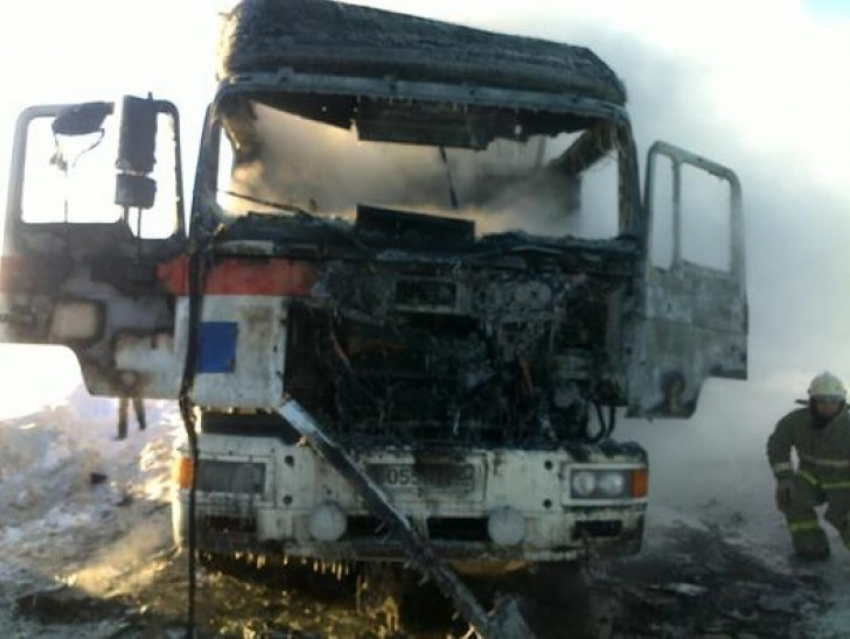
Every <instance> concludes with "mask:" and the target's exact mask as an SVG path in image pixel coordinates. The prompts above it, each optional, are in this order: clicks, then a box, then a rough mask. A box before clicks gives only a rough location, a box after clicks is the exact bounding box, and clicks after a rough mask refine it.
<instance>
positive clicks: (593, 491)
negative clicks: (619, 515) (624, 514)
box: [570, 468, 647, 499]
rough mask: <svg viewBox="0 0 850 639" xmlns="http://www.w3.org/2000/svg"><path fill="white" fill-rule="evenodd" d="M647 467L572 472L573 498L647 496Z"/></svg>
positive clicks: (571, 490)
mask: <svg viewBox="0 0 850 639" xmlns="http://www.w3.org/2000/svg"><path fill="white" fill-rule="evenodd" d="M646 476H647V472H646V469H645V468H629V469H623V470H591V469H587V468H582V469H579V470H573V471H571V472H570V497H571V498H572V499H622V498H630V497H632V498H633V497H645V496H646V483H647V482H646Z"/></svg>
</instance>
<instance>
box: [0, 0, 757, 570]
mask: <svg viewBox="0 0 850 639" xmlns="http://www.w3.org/2000/svg"><path fill="white" fill-rule="evenodd" d="M217 73H218V80H219V85H218V89H217V91H216V93H215V95H214V97H213V99H212V101H211V103H210V105H209V108H208V111H207V114H206V119H205V123H204V127H203V137H202V140H201V145H200V152H199V156H198V160H197V166H196V169H195V175H194V189H193V192H192V200H191V207H187V211H185V213H184V201H185V200H184V197H183V192H184V187H183V176H182V173H181V151H180V143H179V140H180V135H179V118H178V113H177V109H176V108H175V106H174V105H173V104H171V103H169V102H167V101H163V100H159V99H155V98H153V97H151V96H148V97H146V98H145V97H142V98H137V97H130V96H128V97H125V98H122V99H121V100H118V101H115V102H110V101H103V102H88V103H83V104H76V105H49V106H40V107H32V108H30V109H28V110H26V111H25V112H24V113H23V114H22V115H21V117H20V119H19V123H18V127H17V133H16V139H15V147H14V153H13V161H12V170H11V179H10V183H9V197H8V208H7V215H6V221H5V239H4V248H3V250H4V252H3V258H2V270H1V271H0V290H1V291H2V299H3V302H2V308H0V310H2V320H3V322H2V327H3V333H2V339H3V341H6V342H16V343H30V344H56V345H63V346H66V347H68V348H70V349H71V350H72V351H73V352H74V353H75V355H76V357H77V358H78V360H79V363H80V367H81V371H82V374H83V377H84V380H85V384H86V386H87V388H88V390H89V392H90V393H92V394H94V395H102V396H114V397H142V398H165V399H176V400H179V401H180V404H181V408H182V409H183V414H184V417H185V419H186V422H187V441H186V444H185V446H184V447H182V448H181V450H180V454H179V455H178V459H177V461H176V465H175V481H176V491H175V499H174V506H173V519H174V527H175V534H176V536H177V538H178V540H181V541H182V540H185V539H187V535H189V532H190V531H191V532H192V535H196V536H197V547H198V548H200V549H204V550H208V551H213V552H232V551H242V550H250V551H255V552H262V553H275V554H278V555H281V556H282V555H286V556H293V557H308V558H314V559H318V560H322V561H328V562H331V561H340V562H343V561H351V562H371V561H375V562H378V561H385V560H389V561H392V560H397V559H404V558H405V557H406V556H407V555H408V554H409V553H410V552H411V545H413V546H416V544H419V546H418V548H420V549H422V548H426V549H427V550H428V552H429V553H431V555H432V556H433V557H435V558H437V559H439V560H441V561H443V562H450V563H454V564H457V565H462V564H470V563H474V564H478V565H480V564H484V565H488V566H493V567H496V566H507V565H516V564H529V563H531V564H534V563H535V562H562V561H572V560H575V559H576V558H577V557H579V556H581V555H583V554H585V553H588V552H593V553H595V552H601V553H604V552H611V553H633V552H636V551H638V549H639V548H640V545H641V536H642V529H643V518H644V513H645V509H646V504H647V487H648V463H647V455H646V453H645V451H644V450H642V449H641V448H640V447H639V446H638V445H636V444H634V443H620V442H617V441H615V440H614V439H613V437H612V433H613V431H614V426H615V421H616V418H617V416H618V415H620V416H623V415H625V416H627V417H643V418H651V419H656V418H657V419H661V418H675V419H687V418H689V417H690V416H691V415H692V414H693V413H694V411H695V410H696V408H697V404H698V400H699V395H700V389H701V387H702V385H703V383H704V382H705V380H706V379H707V378H708V377H710V376H715V377H725V378H732V379H742V378H744V377H745V376H746V369H747V355H746V353H747V349H746V332H747V306H746V293H745V277H744V244H743V224H742V211H741V194H740V186H739V183H738V180H737V178H736V176H735V174H734V173H733V172H732V171H730V170H729V169H727V168H725V167H723V166H720V165H718V164H716V163H713V162H711V161H708V160H706V159H704V158H702V157H700V156H697V155H694V154H692V153H689V152H686V151H684V150H682V149H679V148H677V147H674V146H672V145H669V144H665V143H656V144H654V145H653V146H652V147H651V149H650V151H649V154H648V159H647V163H646V166H645V180H646V182H645V186H644V188H643V189H641V185H640V181H641V175H640V169H639V163H638V152H637V148H636V143H635V140H634V138H633V134H632V128H631V125H630V120H629V115H628V112H627V110H626V92H625V89H624V85H623V83H622V82H621V81H620V80H619V79H618V77H617V76H616V75H615V74H614V72H612V70H611V69H610V68H609V67H608V66H607V65H606V64H605V63H604V62H603V61H602V60H600V59H599V58H598V57H597V56H596V55H595V54H594V53H593V52H592V51H590V50H588V49H586V48H582V47H577V46H570V45H567V44H561V43H556V42H550V41H544V40H540V39H534V38H528V37H522V36H514V35H507V34H500V33H493V32H487V31H482V30H477V29H472V28H468V27H462V26H458V25H453V24H448V23H443V22H437V21H432V20H427V19H423V18H417V17H412V16H407V15H402V14H397V13H391V12H386V11H380V10H376V9H371V8H365V7H360V6H355V5H348V4H343V3H337V2H329V1H325V0H245V2H242V3H241V4H240V5H238V6H237V7H236V8H235V9H234V10H233V11H232V12H230V13H229V14H227V15H226V16H224V19H223V25H222V36H221V47H220V60H219V68H218V72H217ZM116 158H117V160H116ZM696 175H698V176H702V177H704V178H705V180H707V181H708V182H710V183H711V184H716V185H719V189H720V193H721V197H720V198H718V199H719V206H715V207H714V208H712V209H711V210H705V207H702V208H700V207H696V209H695V208H693V207H689V205H688V189H687V183H688V180H689V179H691V178H693V177H694V176H696ZM694 210H699V212H700V215H703V216H706V219H710V220H713V221H716V222H717V223H718V224H720V225H721V228H723V229H724V231H723V234H724V237H723V243H724V249H723V251H724V256H725V257H724V259H723V260H722V261H721V263H719V264H710V265H706V264H700V263H698V262H695V261H692V260H690V259H688V255H687V253H686V251H684V250H683V246H685V245H686V244H687V242H686V239H687V238H686V237H685V234H686V231H687V230H688V229H689V228H691V227H690V226H689V225H690V223H691V222H692V219H691V218H689V217H688V216H689V215H691V213H692V212H693V211H694ZM659 211H663V212H664V213H665V214H666V215H667V218H665V219H666V221H665V222H664V223H661V222H659V220H660V219H661V217H662V216H661V215H660V213H659ZM697 239H698V240H699V238H697ZM698 243H699V242H698ZM658 247H663V248H664V251H666V254H667V256H668V259H666V261H664V260H662V262H663V263H658V261H656V260H655V259H653V257H652V256H653V250H655V248H658ZM399 530H401V531H402V534H398V532H399ZM192 538H193V539H194V537H192ZM411 540H412V541H411Z"/></svg>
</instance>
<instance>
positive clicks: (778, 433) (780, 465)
mask: <svg viewBox="0 0 850 639" xmlns="http://www.w3.org/2000/svg"><path fill="white" fill-rule="evenodd" d="M827 391H828V392H827ZM809 396H810V400H809V406H808V407H806V408H800V409H798V410H794V411H792V412H790V413H789V414H788V415H786V416H785V417H783V418H782V419H781V420H780V421H779V423H778V424H777V425H776V428H775V430H774V432H773V434H772V435H771V436H770V438H769V439H768V443H767V456H768V460H769V461H770V465H771V469H772V470H773V474H774V476H775V477H776V480H777V494H776V495H777V496H776V500H777V506H778V507H779V509H780V510H781V511H782V512H783V514H784V515H785V518H786V520H787V522H788V529H789V531H790V532H791V539H792V542H793V545H794V551H795V553H797V555H799V556H800V557H803V558H807V559H822V558H825V557H827V556H828V555H829V542H828V540H827V537H826V533H825V532H824V531H823V529H822V528H821V526H820V524H819V522H818V515H817V512H816V511H815V507H816V506H820V505H822V504H826V505H827V508H826V511H825V513H824V519H826V521H828V522H829V523H830V524H831V525H832V526H834V527H835V528H836V529H837V530H838V532H839V534H840V535H841V539H842V540H843V541H844V545H845V546H846V547H847V548H848V549H850V415H848V412H847V407H846V404H845V397H846V392H845V391H844V387H843V385H842V384H841V382H840V381H839V380H838V379H837V378H836V377H834V376H831V375H830V374H829V373H824V374H823V375H819V376H818V377H816V378H815V379H814V380H813V381H812V384H811V386H810V388H809ZM824 402H825V403H826V404H827V406H830V405H833V406H834V408H829V409H827V414H826V415H824V414H821V413H820V412H819V410H823V409H822V408H819V406H821V405H822V404H823V403H824ZM792 449H793V450H794V451H795V452H796V457H797V467H796V469H795V467H794V465H793V463H792V461H791V451H792Z"/></svg>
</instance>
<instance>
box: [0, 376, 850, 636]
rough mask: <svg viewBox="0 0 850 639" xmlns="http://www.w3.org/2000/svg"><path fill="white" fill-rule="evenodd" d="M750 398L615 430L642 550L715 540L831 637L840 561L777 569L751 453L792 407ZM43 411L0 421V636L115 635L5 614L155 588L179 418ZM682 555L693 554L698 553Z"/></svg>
mask: <svg viewBox="0 0 850 639" xmlns="http://www.w3.org/2000/svg"><path fill="white" fill-rule="evenodd" d="M745 387H747V388H745ZM759 389H760V387H759V385H758V384H755V385H753V384H747V383H744V384H740V383H728V384H727V383H722V384H715V383H713V382H712V383H709V384H708V385H707V386H706V391H705V394H704V397H703V398H702V399H703V402H704V403H701V406H700V410H699V411H698V414H697V415H696V416H695V418H694V419H692V420H688V421H682V422H656V423H652V424H649V423H647V422H644V421H633V422H632V421H625V422H624V423H622V424H621V425H620V426H619V428H618V431H617V432H616V433H615V436H616V437H617V438H618V439H621V440H628V439H633V440H637V441H639V442H640V443H641V444H642V445H643V446H644V447H645V448H646V449H647V450H648V452H649V457H650V467H651V484H650V491H651V499H650V506H649V511H648V521H647V528H646V535H645V547H644V551H643V553H642V555H643V556H644V557H645V558H647V559H648V561H649V562H650V563H651V562H652V560H653V558H655V557H662V558H665V561H666V562H667V563H668V564H669V563H670V561H672V559H670V558H666V557H667V555H669V554H670V553H671V551H670V547H672V545H671V546H668V544H671V539H675V535H676V534H678V533H676V532H675V531H682V530H690V531H697V532H706V533H709V534H707V535H706V539H716V538H720V539H722V541H723V542H724V543H727V544H730V545H732V546H734V547H735V548H736V549H738V550H740V552H741V553H742V556H746V557H752V558H755V559H757V560H759V561H760V562H762V563H763V564H764V565H765V566H767V567H768V568H769V569H770V570H772V571H774V572H775V573H777V574H778V575H783V574H787V575H794V576H797V577H799V576H800V574H801V570H802V571H804V575H805V574H811V575H814V577H815V578H817V580H818V581H822V582H825V583H826V584H828V586H829V594H828V597H829V598H830V602H829V605H828V607H827V610H826V613H825V614H820V613H819V614H816V615H814V614H813V615H812V619H811V621H810V623H808V624H807V628H806V632H807V634H806V635H805V636H806V637H807V638H808V637H811V638H812V639H838V638H839V637H844V636H846V631H845V629H846V628H847V627H848V624H850V610H848V608H847V607H846V605H845V602H846V601H847V598H848V595H850V585H848V584H847V580H846V578H845V576H846V574H847V571H848V568H850V553H848V552H846V551H844V550H843V549H842V548H841V547H840V546H841V544H840V540H838V538H837V535H836V534H835V532H834V531H832V530H829V534H830V538H831V541H832V543H833V549H834V553H833V557H832V559H831V560H830V562H828V563H826V564H824V565H818V566H814V567H810V566H807V567H804V568H801V567H800V566H798V565H795V564H794V563H793V562H792V561H790V543H789V539H788V534H787V531H786V529H785V525H784V522H783V521H782V518H781V516H780V515H779V513H778V512H777V511H776V510H775V508H774V505H773V479H772V477H771V474H770V471H769V469H768V467H767V462H766V460H765V457H764V445H765V439H766V437H767V435H768V434H769V432H770V430H771V429H772V427H773V424H774V423H775V420H776V419H778V418H779V417H780V416H781V415H782V414H784V412H785V411H786V410H788V409H790V408H791V407H792V405H793V399H794V398H790V397H784V396H782V394H779V395H777V394H773V393H768V392H763V390H762V391H760V390H759ZM47 404H48V407H46V408H43V409H41V410H37V411H34V412H32V413H31V414H29V415H23V416H21V415H18V416H16V417H13V418H8V419H5V420H0V632H2V633H3V634H4V635H6V636H8V637H29V636H43V637H52V636H55V637H60V636H62V637H64V636H71V635H69V634H68V632H69V627H70V628H73V631H74V633H75V634H73V636H80V637H82V636H86V637H108V636H114V635H115V633H116V626H115V624H116V622H115V621H114V620H113V621H112V622H105V621H99V620H98V619H97V615H96V614H95V613H92V620H91V623H88V624H86V623H80V622H79V621H75V622H74V624H73V626H62V625H58V626H44V625H32V624H33V623H35V622H33V621H32V620H22V619H20V618H18V619H15V618H14V613H13V612H12V611H13V609H14V606H13V605H12V604H13V603H14V602H16V601H19V600H20V599H21V597H26V596H27V595H28V594H30V593H43V592H49V591H50V590H51V589H54V590H55V589H61V588H63V587H67V586H73V587H74V589H75V590H78V591H82V592H85V593H89V594H91V595H92V596H93V597H95V598H97V597H104V596H113V595H115V594H116V593H126V592H128V590H130V589H132V588H134V587H144V586H145V585H146V584H145V583H140V582H143V581H144V580H148V582H150V580H154V579H156V575H155V571H156V570H157V565H158V564H161V563H165V562H158V561H156V559H157V558H158V557H160V558H161V557H163V556H164V555H165V554H167V553H168V552H169V551H170V550H171V549H172V543H171V538H170V524H169V510H168V499H169V490H170V487H169V477H170V455H171V448H172V445H173V442H174V441H175V439H177V438H179V437H181V436H182V434H183V425H182V422H181V420H180V416H179V411H178V409H177V406H176V404H174V403H171V402H152V401H148V402H147V403H146V406H147V413H148V423H149V427H148V430H147V431H142V432H140V431H138V430H137V428H136V424H135V422H134V421H133V420H132V419H131V422H130V423H131V428H130V435H129V437H128V439H126V440H124V441H117V440H116V439H115V435H116V432H117V428H116V419H117V415H116V402H115V400H109V399H98V398H92V397H90V396H89V395H88V394H87V393H86V391H85V390H84V389H83V388H82V386H78V387H77V388H76V389H75V390H74V392H73V393H71V394H70V396H68V397H67V399H66V400H65V401H64V402H63V401H53V402H47ZM51 404H52V405H51ZM671 531H672V532H671ZM691 548H692V547H691ZM677 552H679V553H681V551H677ZM691 552H693V553H694V555H699V549H698V546H697V549H696V550H693V549H692V550H691ZM679 556H681V554H680V555H679ZM693 559H694V560H696V561H700V557H698V556H694V557H693ZM703 560H704V558H703ZM722 579H723V577H722V576H721V580H722ZM672 586H676V587H680V588H685V587H692V588H693V587H697V586H695V585H694V584H684V585H683V584H672V585H671V587H672ZM777 605H782V604H781V603H778V604H777ZM789 605H790V604H789ZM50 633H54V634H50Z"/></svg>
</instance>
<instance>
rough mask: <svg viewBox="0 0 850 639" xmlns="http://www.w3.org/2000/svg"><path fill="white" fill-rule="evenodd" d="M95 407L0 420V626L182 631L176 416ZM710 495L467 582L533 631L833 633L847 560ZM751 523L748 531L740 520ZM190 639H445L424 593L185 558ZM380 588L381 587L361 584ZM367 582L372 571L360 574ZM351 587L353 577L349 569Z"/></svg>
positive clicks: (444, 623) (441, 618) (446, 630)
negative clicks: (627, 546) (515, 604)
mask: <svg viewBox="0 0 850 639" xmlns="http://www.w3.org/2000/svg"><path fill="white" fill-rule="evenodd" d="M111 410H112V409H111V406H109V405H105V404H92V405H87V406H84V407H83V408H80V407H79V406H78V407H76V408H75V407H74V406H73V405H71V406H66V407H63V408H60V409H55V410H47V411H43V412H40V413H38V414H35V415H31V416H28V417H27V418H21V419H16V420H9V421H6V422H5V423H3V424H2V426H0V451H2V452H0V473H2V474H0V513H2V517H0V632H2V633H3V635H4V636H5V637H8V638H11V637H22V638H23V637H56V638H59V637H63V638H64V637H87V638H89V637H92V638H98V637H100V638H106V637H182V636H187V635H188V632H187V631H188V624H187V618H188V613H187V610H188V597H187V583H188V572H187V557H186V555H185V553H179V552H177V551H175V550H174V548H173V547H172V543H171V535H170V520H169V509H168V497H169V493H168V476H169V458H170V450H171V445H172V442H173V439H174V438H175V437H176V436H177V435H178V434H179V432H180V428H182V426H181V425H180V422H179V419H178V417H177V413H176V411H175V410H174V409H173V407H169V406H165V405H163V406H156V405H154V406H152V407H151V409H150V410H151V417H152V419H151V423H152V427H151V428H150V429H149V430H148V431H146V432H144V433H134V434H133V436H132V437H131V438H130V439H128V440H127V441H124V442H117V441H114V440H113V436H114V425H113V423H112V417H113V415H112V412H111ZM769 521H770V522H771V525H770V526H767V529H764V528H765V527H766V524H763V523H760V522H758V521H755V522H754V521H751V520H750V518H749V516H745V515H743V514H741V513H740V512H739V511H737V510H735V509H734V508H730V507H728V505H726V504H724V503H718V502H716V501H715V502H711V501H709V502H707V503H701V504H699V503H698V504H695V505H694V508H693V509H692V511H691V512H684V511H683V510H682V509H681V506H676V505H674V506H673V507H670V508H668V507H666V506H664V505H659V506H658V507H654V509H651V512H650V517H649V520H648V527H647V532H646V542H645V547H644V549H643V551H642V553H641V554H639V555H638V556H635V557H630V558H622V559H602V558H590V559H588V560H587V561H585V562H582V563H581V564H579V565H575V566H566V567H565V566H550V567H543V568H540V569H539V570H537V571H536V572H535V573H533V574H532V573H518V574H515V575H513V576H511V577H510V578H505V579H501V580H494V579H488V580H483V581H482V580H470V581H468V583H469V585H470V586H471V587H473V589H474V590H475V591H476V592H477V593H478V594H479V597H480V601H481V603H482V605H484V607H485V608H488V609H489V608H490V607H491V606H492V605H493V604H494V602H495V600H496V599H497V598H498V597H499V596H502V595H504V594H506V593H512V594H514V595H516V596H517V597H518V600H519V603H520V610H521V612H522V615H523V617H524V619H525V620H526V621H527V622H528V625H529V626H530V627H532V629H533V630H534V632H535V634H536V636H538V637H540V638H541V639H542V638H548V637H553V638H555V637H566V638H582V639H584V638H588V639H590V638H593V639H596V638H610V639H626V638H635V639H638V638H647V639H649V638H653V639H657V638H669V639H675V638H682V639H685V638H688V639H690V638H695V637H696V638H699V637H706V638H708V637H714V638H715V639H721V638H729V637H733V638H737V639H745V638H750V639H751V638H753V637H765V638H767V637H770V638H789V639H792V638H793V639H797V638H800V639H808V638H817V639H838V638H839V637H844V636H846V633H843V631H842V630H843V628H844V627H846V626H845V622H847V616H848V612H847V611H845V606H844V604H843V601H846V595H847V594H848V593H847V589H848V587H847V586H846V585H843V584H844V583H845V581H846V580H845V579H844V577H843V576H844V574H846V570H847V568H848V566H850V557H848V556H844V555H843V554H839V552H838V551H836V553H835V555H834V556H833V558H832V559H831V560H830V561H828V562H826V563H825V564H816V565H798V564H795V563H794V562H793V561H792V560H791V559H790V558H789V557H788V554H787V551H788V548H787V544H786V542H787V540H786V539H785V538H784V530H782V528H781V525H780V524H779V523H778V522H777V521H776V519H775V517H773V518H771V519H770V520H769ZM754 526H755V530H757V531H761V532H759V533H758V534H760V535H761V538H756V537H754V533H753V529H754ZM196 577H197V585H196V595H195V600H194V601H195V610H194V622H195V625H194V636H196V637H204V636H209V637H212V636H228V637H317V638H319V637H321V638H324V637H328V638H330V637H340V638H346V637H357V638H363V639H366V638H372V637H393V636H396V637H419V638H421V639H430V638H432V637H433V638H437V637H461V636H464V635H465V634H466V633H467V631H468V630H469V628H468V624H466V622H465V621H464V620H463V619H461V618H458V616H457V615H456V614H454V612H453V611H452V609H451V606H449V605H448V602H447V601H446V600H445V599H444V598H442V596H441V595H439V593H436V592H435V591H433V590H431V589H429V587H428V586H416V585H411V584H414V583H415V582H417V581H418V576H416V575H403V574H402V575H401V576H400V577H399V579H398V580H400V581H406V582H407V583H408V585H407V586H406V588H405V590H404V593H403V594H399V592H398V591H397V590H396V591H395V593H394V594H395V597H394V598H392V599H390V600H388V599H387V594H389V593H388V592H387V591H385V590H375V589H374V588H373V589H372V590H369V589H366V590H363V589H362V588H361V589H360V590H359V593H360V596H358V594H357V593H358V588H357V584H358V579H357V577H356V575H355V574H353V573H351V574H343V575H341V576H338V575H331V574H329V573H326V574H322V572H321V570H319V571H314V570H313V566H312V565H311V566H294V565H291V564H290V565H287V566H283V565H282V564H281V563H280V562H276V561H274V560H269V561H267V562H266V563H265V565H258V563H257V561H256V559H254V558H242V559H240V560H238V561H236V560H234V561H229V562H226V563H224V562H221V561H217V562H206V561H201V562H199V563H198V566H197V572H196ZM378 581H380V580H378ZM373 582H374V580H373ZM360 584H361V586H362V584H363V581H362V579H361V580H360Z"/></svg>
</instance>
